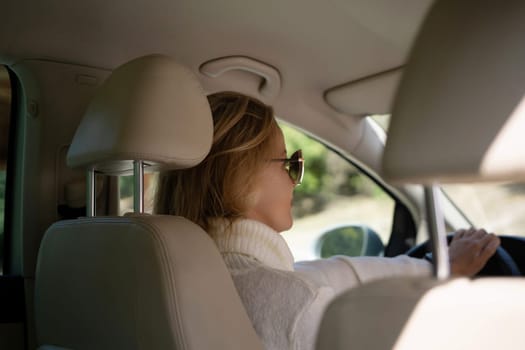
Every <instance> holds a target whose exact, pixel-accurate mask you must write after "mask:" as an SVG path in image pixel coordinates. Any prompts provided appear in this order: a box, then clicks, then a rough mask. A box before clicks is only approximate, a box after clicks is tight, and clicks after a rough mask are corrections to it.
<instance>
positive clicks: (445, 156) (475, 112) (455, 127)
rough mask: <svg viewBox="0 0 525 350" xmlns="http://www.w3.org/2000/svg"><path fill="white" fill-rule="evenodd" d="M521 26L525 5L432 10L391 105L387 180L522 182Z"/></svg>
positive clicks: (458, 4)
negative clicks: (392, 105)
mask: <svg viewBox="0 0 525 350" xmlns="http://www.w3.org/2000/svg"><path fill="white" fill-rule="evenodd" d="M524 23H525V2H524V1H521V0H509V1H504V2H501V1H479V0H463V1H457V0H443V1H440V0H438V1H437V2H436V3H435V4H434V6H433V8H432V9H431V11H430V12H429V14H428V16H427V18H426V20H425V22H424V24H423V26H422V29H421V31H420V33H419V36H418V38H417V40H416V42H415V45H414V47H413V49H412V52H411V55H410V58H409V60H408V64H407V66H406V67H405V69H404V75H403V78H402V80H401V84H400V87H399V90H398V92H397V96H396V99H395V102H394V108H393V112H392V120H391V124H390V130H389V134H388V140H387V143H386V147H385V154H384V160H383V172H384V176H385V177H386V178H388V179H390V180H392V181H399V182H415V183H427V184H428V183H432V182H462V181H496V180H498V181H499V180H520V179H521V180H523V178H524V177H525V137H523V135H522V133H523V130H525V99H524V96H525V69H524V62H525V45H524V44H523V38H524V37H525V25H524Z"/></svg>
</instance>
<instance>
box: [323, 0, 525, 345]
mask: <svg viewBox="0 0 525 350" xmlns="http://www.w3.org/2000/svg"><path fill="white" fill-rule="evenodd" d="M524 22H525V3H524V2H523V1H519V0H510V1H506V2H505V3H502V2H498V1H477V0H463V1H456V0H438V1H436V3H435V4H434V6H433V8H432V9H431V11H430V13H429V15H428V17H427V19H426V21H425V23H424V24H423V27H422V30H421V32H420V34H419V37H418V40H417V42H416V44H415V46H414V48H413V51H412V54H411V57H410V59H409V61H408V65H407V66H406V68H405V69H404V73H403V74H404V76H403V79H402V82H401V85H400V88H399V91H398V93H397V97H396V101H395V105H394V109H393V113H392V121H391V125H390V129H389V134H388V140H387V144H386V147H385V155H384V161H383V168H384V173H385V176H387V177H389V178H390V179H391V180H392V181H397V182H408V183H421V184H426V185H433V184H435V183H438V182H452V183H458V182H462V181H465V180H468V181H488V180H521V181H523V179H524V178H525V161H524V160H525V157H524V154H525V140H524V138H523V135H522V134H523V127H524V126H525V109H524V108H523V105H524V104H523V101H525V99H524V95H523V92H524V91H525V74H523V62H525V46H524V45H523V37H524V35H525V26H523V23H524ZM434 256H435V255H434ZM523 295H525V281H524V279H523V278H487V279H478V280H469V279H466V278H461V279H452V280H450V279H448V280H443V281H438V280H435V279H415V280H414V279H389V280H383V281H378V282H375V283H371V284H368V285H364V286H362V287H361V288H357V289H355V290H351V291H348V292H347V293H345V294H343V295H341V296H340V297H339V298H337V299H336V300H334V301H333V303H332V304H331V305H330V306H329V307H328V309H327V310H326V313H325V315H324V319H323V322H322V325H321V328H320V333H319V336H318V343H317V349H323V350H325V349H330V350H340V349H427V350H428V349H436V350H437V349H458V350H459V349H476V350H479V349H524V348H525V340H524V338H523V336H522V333H523V330H522V328H523V327H522V326H521V323H522V322H521V319H522V318H523V315H524V314H525V302H524V301H523Z"/></svg>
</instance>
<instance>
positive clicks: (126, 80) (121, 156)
mask: <svg viewBox="0 0 525 350" xmlns="http://www.w3.org/2000/svg"><path fill="white" fill-rule="evenodd" d="M212 137H213V122H212V118H211V110H210V107H209V104H208V101H207V99H206V95H205V94H204V91H203V90H202V87H201V85H200V84H199V82H198V80H197V78H196V77H195V76H194V75H193V74H192V73H191V72H190V71H189V70H188V69H187V68H186V67H184V66H182V65H180V64H178V63H177V62H175V61H173V60H172V59H171V58H169V57H166V56H161V55H151V56H145V57H141V58H137V59H135V60H133V61H131V62H128V63H126V64H124V65H122V66H120V67H119V68H117V69H116V70H115V71H114V72H113V73H112V74H111V75H110V76H109V78H108V79H106V81H105V82H104V84H103V85H102V86H101V87H100V88H99V89H98V92H97V94H96V95H95V97H94V98H93V100H92V101H91V103H90V105H89V107H88V109H87V111H86V113H85V114H84V117H83V119H82V121H81V123H80V125H79V127H78V128H77V131H76V133H75V136H74V138H73V142H72V143H71V147H70V149H69V152H68V155H67V163H68V166H70V167H82V168H94V169H96V170H98V171H101V172H104V173H109V174H116V175H118V174H123V173H125V172H126V171H129V170H130V169H132V168H133V167H132V162H131V161H133V160H143V161H146V162H147V163H148V164H150V165H152V166H155V167H156V168H163V169H176V168H186V167H191V166H194V165H196V164H198V163H199V162H200V161H201V160H203V159H204V157H205V156H206V155H207V154H208V152H209V150H210V147H211V141H212ZM152 169H153V168H152Z"/></svg>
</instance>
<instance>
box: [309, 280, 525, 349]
mask: <svg viewBox="0 0 525 350" xmlns="http://www.w3.org/2000/svg"><path fill="white" fill-rule="evenodd" d="M523 293H525V283H523V280H522V279H516V278H505V279H504V278H485V279H479V280H474V281H472V280H469V279H466V278H461V279H454V280H449V281H445V282H438V281H437V280H433V279H429V278H427V279H425V278H416V279H414V278H396V279H387V280H380V281H376V282H372V283H369V284H366V285H364V286H362V287H360V288H356V289H354V290H350V291H348V292H346V293H344V294H342V295H340V296H339V297H338V298H336V299H335V300H334V301H333V302H332V303H331V304H330V306H329V307H328V309H327V310H326V314H325V316H324V318H323V321H322V324H321V327H320V330H319V336H318V340H317V349H319V350H342V349H370V350H380V349H381V350H383V349H384V350H386V349H397V350H400V349H431V350H441V349H452V350H462V349H487V350H488V349H511V350H512V349H516V350H517V349H523V348H525V339H523V337H522V336H521V334H522V332H523V330H522V328H523V327H522V326H521V321H520V320H521V319H522V318H523V313H524V312H525V303H523V302H522V301H521V299H522V296H523Z"/></svg>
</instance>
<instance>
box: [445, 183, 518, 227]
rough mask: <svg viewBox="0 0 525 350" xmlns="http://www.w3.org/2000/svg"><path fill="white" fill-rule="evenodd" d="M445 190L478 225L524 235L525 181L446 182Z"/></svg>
mask: <svg viewBox="0 0 525 350" xmlns="http://www.w3.org/2000/svg"><path fill="white" fill-rule="evenodd" d="M442 188H443V191H445V193H446V194H447V195H448V196H449V197H450V199H451V200H452V201H453V202H454V203H455V204H456V205H457V207H458V208H459V209H460V210H461V211H462V212H463V213H464V214H465V216H467V217H468V218H469V220H470V221H471V222H472V223H473V224H474V225H475V226H476V227H480V228H481V227H482V228H485V229H486V230H488V231H491V232H494V233H496V234H504V235H519V236H525V183H490V184H468V185H464V184H463V185H443V186H442Z"/></svg>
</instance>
